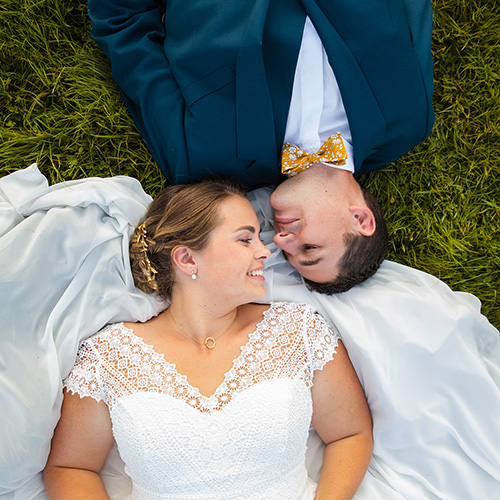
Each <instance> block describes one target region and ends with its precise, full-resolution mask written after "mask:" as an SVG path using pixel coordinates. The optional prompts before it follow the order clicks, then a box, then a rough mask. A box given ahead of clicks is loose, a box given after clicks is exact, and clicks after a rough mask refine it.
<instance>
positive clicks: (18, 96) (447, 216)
mask: <svg viewBox="0 0 500 500" xmlns="http://www.w3.org/2000/svg"><path fill="white" fill-rule="evenodd" d="M433 3H434V35H433V37H434V38H433V52H434V61H435V95H434V107H435V110H436V124H435V127H434V130H433V133H432V135H431V137H430V138H429V139H428V140H427V141H425V142H424V143H422V144H421V145H419V146H418V147H416V148H415V149H414V150H412V151H411V152H409V153H408V154H407V155H405V156H404V157H403V158H402V159H400V160H399V161H397V162H394V163H392V164H390V165H387V166H386V167H384V168H383V169H380V170H379V171H377V172H374V173H371V174H369V175H367V176H365V177H364V179H365V181H364V182H365V184H366V185H368V186H369V187H370V188H371V190H372V191H373V192H374V193H375V195H376V196H377V198H378V199H379V200H380V202H381V204H382V207H383V209H384V212H385V213H386V215H387V221H388V225H389V230H390V237H391V244H390V252H389V258H390V259H391V260H394V261H396V262H400V263H402V264H406V265H409V266H412V267H416V268H418V269H422V270H424V271H426V272H429V273H431V274H434V275H435V276H437V277H438V278H440V279H441V280H443V281H445V282H446V283H447V284H448V285H449V286H450V287H451V288H452V289H454V290H460V291H464V292H470V293H473V294H474V295H476V296H477V297H479V298H480V300H481V301H482V304H483V308H482V311H483V314H485V315H486V316H487V317H488V319H489V320H490V321H491V323H492V324H494V325H495V326H496V327H497V328H498V327H500V297H499V285H500V182H499V181H500V34H499V30H498V26H500V4H499V3H498V0H467V1H465V0H435V1H434V2H433ZM0 26H1V28H0V176H2V175H6V174H8V173H10V172H12V171H14V170H17V169H19V168H23V167H26V166H28V165H29V164H31V163H32V162H35V161H36V162H38V166H39V168H40V169H41V171H42V172H43V173H44V174H45V175H46V176H47V177H48V178H49V180H50V181H51V182H53V183H55V182H60V181H63V180H69V179H76V178H81V177H88V176H101V177H106V176H112V175H130V176H133V177H136V178H137V179H139V180H140V181H141V183H142V184H143V186H144V189H145V190H146V191H147V192H148V193H150V194H151V195H153V196H154V195H155V194H156V193H157V192H158V191H159V190H161V189H162V188H163V187H164V186H165V185H166V183H165V179H164V178H163V177H162V175H161V173H160V171H159V169H158V168H157V166H156V165H155V163H154V161H153V160H152V158H151V156H150V154H149V152H148V150H147V148H146V146H145V144H144V142H143V140H142V139H141V137H140V135H139V133H138V132H137V129H136V128H135V125H134V123H133V121H132V120H131V118H130V117H129V115H128V113H127V110H126V109H125V107H124V105H123V103H122V101H121V98H120V95H119V93H118V91H117V89H116V87H115V85H114V82H113V80H112V78H111V75H110V71H109V66H108V63H107V60H106V58H105V57H104V56H103V54H102V53H101V51H100V50H99V49H98V47H97V46H96V44H95V43H94V42H93V41H92V39H91V38H90V35H89V29H90V23H89V21H88V18H87V15H86V2H85V1H83V0H64V1H62V0H2V2H1V3H0Z"/></svg>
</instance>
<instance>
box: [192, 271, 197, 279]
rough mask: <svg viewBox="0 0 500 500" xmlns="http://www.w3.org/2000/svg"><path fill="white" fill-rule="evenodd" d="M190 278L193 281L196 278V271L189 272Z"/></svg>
mask: <svg viewBox="0 0 500 500" xmlns="http://www.w3.org/2000/svg"><path fill="white" fill-rule="evenodd" d="M191 278H192V279H194V280H195V279H196V278H197V276H196V271H194V270H193V271H191Z"/></svg>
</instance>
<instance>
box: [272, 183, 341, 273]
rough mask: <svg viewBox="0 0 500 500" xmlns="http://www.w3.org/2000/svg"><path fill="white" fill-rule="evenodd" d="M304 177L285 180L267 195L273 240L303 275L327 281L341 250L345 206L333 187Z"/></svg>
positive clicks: (336, 270)
mask: <svg viewBox="0 0 500 500" xmlns="http://www.w3.org/2000/svg"><path fill="white" fill-rule="evenodd" d="M300 177H303V180H302V179H299V178H300ZM306 177H307V176H301V175H298V176H297V177H295V178H290V179H288V180H286V181H285V182H283V183H282V184H280V185H279V186H278V187H277V188H276V190H275V191H274V193H273V194H272V195H271V198H270V202H271V206H272V207H273V209H274V229H275V231H276V236H275V237H274V243H276V245H277V246H278V247H280V248H281V249H282V250H283V252H284V254H285V257H286V259H287V260H288V262H289V263H290V264H291V265H292V266H293V267H295V269H297V271H298V272H299V273H300V274H301V275H302V276H304V278H307V279H309V280H311V281H315V282H317V283H325V282H330V281H332V280H334V279H336V277H337V275H338V265H339V262H340V260H341V258H342V256H343V255H344V252H345V244H344V235H345V234H346V232H347V231H348V230H349V229H350V217H349V215H350V213H349V210H348V208H349V207H348V205H346V206H344V205H345V204H344V203H343V202H342V198H341V197H339V196H337V193H335V192H334V191H335V190H334V188H332V187H327V186H325V185H321V186H319V185H318V184H317V183H314V182H309V181H308V180H307V179H306Z"/></svg>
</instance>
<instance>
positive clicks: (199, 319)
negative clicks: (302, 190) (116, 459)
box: [44, 181, 373, 500]
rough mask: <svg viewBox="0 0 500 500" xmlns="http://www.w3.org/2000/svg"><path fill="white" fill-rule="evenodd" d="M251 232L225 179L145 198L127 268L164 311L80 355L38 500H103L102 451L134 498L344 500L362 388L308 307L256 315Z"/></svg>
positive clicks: (356, 457) (241, 203)
mask: <svg viewBox="0 0 500 500" xmlns="http://www.w3.org/2000/svg"><path fill="white" fill-rule="evenodd" d="M259 232H260V228H259V223H258V220H257V217H256V214H255V212H254V210H253V208H252V206H251V205H250V203H249V202H248V201H247V199H246V198H245V193H244V192H242V191H240V190H239V188H238V187H236V186H234V185H232V184H229V183H227V182H223V181H204V182H201V183H197V184H193V185H189V186H175V187H171V188H167V189H166V190H165V191H163V192H162V193H161V194H160V195H159V196H158V197H157V198H156V199H155V200H154V202H153V203H152V204H151V206H150V208H149V209H148V212H147V214H146V218H145V221H144V223H143V224H141V225H139V226H138V227H137V228H136V230H135V233H134V235H133V237H132V241H131V246H130V259H131V267H132V271H133V275H134V281H135V283H136V285H137V286H138V287H139V288H140V289H141V290H143V291H146V292H149V293H152V292H156V293H157V294H158V295H159V296H160V297H162V298H163V299H165V300H166V301H168V302H169V307H168V308H167V309H166V310H164V311H163V312H161V313H160V314H159V315H158V316H156V317H154V318H152V319H151V320H148V321H146V322H144V323H118V324H111V325H109V326H107V327H105V328H104V329H103V330H101V331H100V332H99V333H97V334H96V335H95V336H92V337H90V338H88V339H87V340H86V341H84V342H83V343H82V344H81V346H80V349H79V351H78V357H77V360H76V364H75V366H74V368H73V370H72V371H71V373H70V375H69V376H68V377H67V378H66V380H65V382H64V386H65V395H64V402H63V406H62V413H61V418H60V420H59V423H58V425H57V427H56V430H55V434H54V438H53V440H52V447H51V452H50V455H49V459H48V462H47V465H46V467H45V470H44V481H45V487H46V491H47V494H48V497H49V498H52V499H64V498H71V499H72V500H76V499H78V498H84V499H89V498H96V499H97V498H104V499H105V498H109V497H108V494H107V492H106V490H105V487H104V485H103V483H102V480H101V478H100V476H99V472H100V470H101V468H102V466H103V464H104V462H105V459H106V457H107V455H108V453H109V451H110V449H111V447H112V445H113V443H114V441H116V443H117V446H118V449H119V452H120V455H121V456H122V458H123V460H124V462H125V464H126V471H127V473H128V475H129V476H130V477H131V479H132V483H133V494H132V497H133V498H134V499H137V500H153V499H176V500H179V499H188V498H189V499H194V498H203V499H205V500H209V499H213V500H215V499H218V500H220V499H262V500H264V499H265V500H272V499H286V500H292V499H297V500H299V499H300V500H305V499H313V498H316V499H317V500H320V499H326V498H328V499H347V498H352V497H353V496H354V494H355V492H356V490H357V488H358V486H359V485H360V483H361V481H362V479H363V476H364V474H365V472H366V470H367V468H368V465H369V462H370V458H371V453H372V446H373V441H372V424H371V418H370V413H369V410H368V406H367V403H366V400H365V396H364V393H363V389H362V388H361V385H360V383H359V381H358V378H357V376H356V373H355V371H354V369H353V368H352V365H351V363H350V361H349V358H348V355H347V353H346V350H345V348H344V346H343V344H342V341H341V340H340V338H339V335H338V333H337V332H336V331H335V330H334V329H332V328H331V327H330V326H328V325H327V323H326V322H325V321H324V320H323V318H322V317H320V316H319V315H318V314H317V313H315V311H314V310H313V308H312V307H311V306H308V305H306V304H295V303H291V302H272V303H271V304H270V305H269V304H262V303H260V304H257V303H255V301H258V300H262V299H263V298H264V297H265V294H266V292H265V288H264V281H265V279H264V277H263V272H262V271H263V269H264V262H265V261H266V259H267V258H268V257H269V250H268V249H266V247H265V246H264V245H263V244H262V243H261V241H260V239H259ZM311 422H312V423H313V424H314V427H315V429H316V431H317V432H318V434H319V436H320V437H321V439H322V440H323V441H324V442H325V444H326V448H325V455H324V461H323V469H322V473H321V476H320V480H319V483H318V485H316V483H315V482H313V481H312V480H311V479H310V478H308V477H307V470H306V467H305V452H306V441H307V437H308V433H309V427H310V424H311Z"/></svg>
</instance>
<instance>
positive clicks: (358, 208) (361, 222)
mask: <svg viewBox="0 0 500 500" xmlns="http://www.w3.org/2000/svg"><path fill="white" fill-rule="evenodd" d="M349 211H350V213H351V216H352V223H353V228H354V231H355V232H356V233H359V234H362V235H363V236H371V235H372V234H373V233H374V232H375V229H376V228H377V225H376V223H375V216H374V215H373V212H372V211H371V210H370V209H369V208H368V207H367V206H365V205H351V206H350V207H349Z"/></svg>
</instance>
